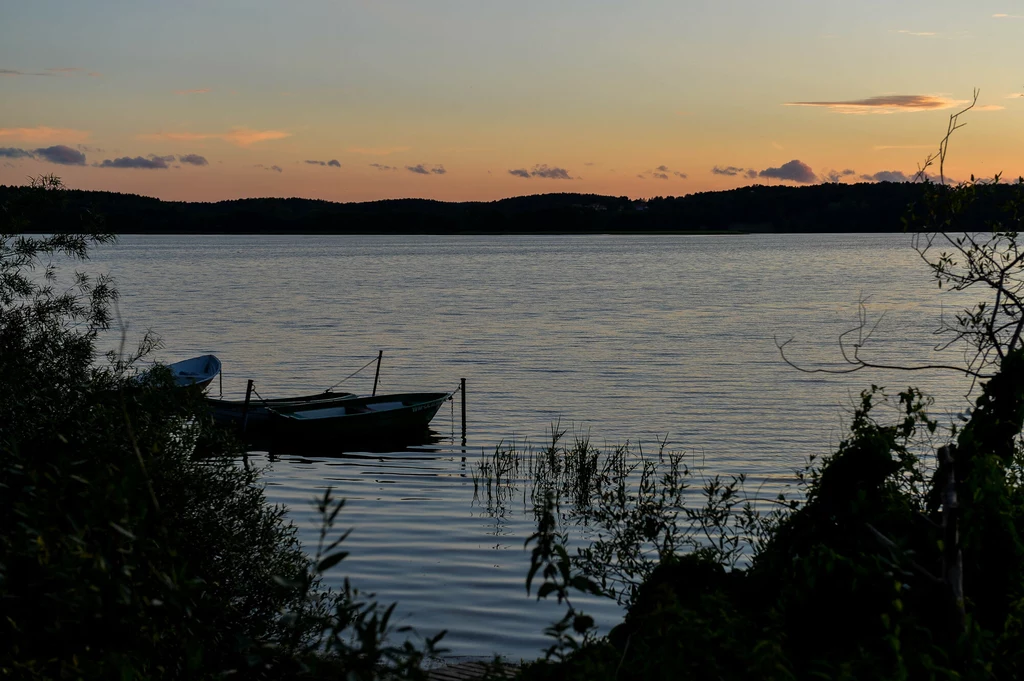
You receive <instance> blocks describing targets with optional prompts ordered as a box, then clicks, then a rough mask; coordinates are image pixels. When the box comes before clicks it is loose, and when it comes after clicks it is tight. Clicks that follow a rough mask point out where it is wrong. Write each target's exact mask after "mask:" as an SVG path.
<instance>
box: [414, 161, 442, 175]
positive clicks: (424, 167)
mask: <svg viewBox="0 0 1024 681" xmlns="http://www.w3.org/2000/svg"><path fill="white" fill-rule="evenodd" d="M428 165H429V164H423V163H418V164H416V165H414V166H406V167H405V169H406V170H408V171H409V172H410V173H416V174H417V175H444V174H445V173H447V172H448V171H447V170H445V169H444V166H443V165H437V166H429V167H428Z"/></svg>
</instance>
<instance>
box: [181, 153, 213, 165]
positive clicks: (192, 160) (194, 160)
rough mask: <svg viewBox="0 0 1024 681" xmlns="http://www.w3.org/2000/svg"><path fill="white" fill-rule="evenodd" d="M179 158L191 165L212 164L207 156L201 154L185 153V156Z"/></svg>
mask: <svg viewBox="0 0 1024 681" xmlns="http://www.w3.org/2000/svg"><path fill="white" fill-rule="evenodd" d="M178 160H179V161H181V162H182V163H187V164H189V165H191V166H206V165H210V163H209V161H207V160H206V157H205V156H200V155H199V154H185V155H184V156H179V157H178Z"/></svg>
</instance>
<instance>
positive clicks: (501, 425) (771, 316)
mask: <svg viewBox="0 0 1024 681" xmlns="http://www.w3.org/2000/svg"><path fill="white" fill-rule="evenodd" d="M93 260H94V264H95V265H96V266H97V269H100V270H109V271H110V272H111V273H112V274H114V275H115V276H116V277H117V280H118V287H119V289H120V291H121V300H120V304H119V310H120V314H121V317H122V319H123V320H124V321H125V322H126V323H127V324H128V339H129V341H131V340H132V339H133V338H137V337H138V335H139V334H140V333H141V332H142V331H144V330H145V329H152V330H153V331H154V332H156V333H157V334H158V335H159V336H160V337H161V338H162V339H163V343H164V346H163V349H161V350H160V351H158V353H157V355H156V358H157V359H160V360H163V361H168V362H170V361H176V360H178V359H184V358H187V357H191V356H194V355H198V354H204V353H208V352H209V353H214V354H216V355H218V356H219V357H220V358H221V360H222V361H223V366H224V372H223V392H224V394H225V396H229V397H238V398H240V397H242V396H244V392H245V385H246V380H247V379H250V378H251V379H253V380H254V381H255V385H256V390H257V391H258V392H259V394H261V395H262V396H264V397H278V396H286V395H292V394H302V393H309V392H316V391H320V390H324V389H326V388H328V387H330V386H332V385H334V384H336V383H337V382H338V381H340V380H341V379H343V378H345V377H346V376H347V375H349V374H350V373H352V372H353V371H355V370H356V369H358V368H359V367H360V366H362V365H364V364H366V363H367V362H368V361H370V360H372V359H373V358H374V357H375V356H376V354H377V351H378V350H383V351H384V360H383V365H382V368H381V379H380V386H379V387H378V393H381V392H405V391H434V390H445V391H448V390H454V389H455V388H456V387H457V386H458V384H459V379H460V378H463V377H464V378H466V382H467V390H466V399H467V411H468V424H467V433H466V445H465V447H463V446H462V442H461V432H460V431H461V424H460V417H459V404H458V400H459V399H460V398H459V397H458V396H457V397H456V398H455V401H454V402H453V403H452V404H451V405H445V406H443V407H442V409H441V411H440V412H439V413H438V415H437V416H436V417H435V419H434V422H433V424H432V427H433V429H434V430H435V431H436V434H437V437H438V438H440V441H439V442H436V443H434V444H431V445H427V446H422V447H418V448H414V449H412V450H409V451H402V452H384V453H380V452H378V453H362V454H360V453H358V452H355V453H350V454H354V455H351V456H344V457H340V456H334V455H333V454H334V453H332V452H324V451H309V452H304V453H303V454H302V455H301V456H297V455H293V456H281V457H270V456H268V455H267V453H265V452H253V453H252V456H251V457H250V459H251V461H253V462H255V463H256V464H258V465H261V466H266V468H267V470H266V474H265V478H266V482H267V495H268V497H269V498H270V499H271V501H273V502H276V503H283V504H286V505H287V506H288V507H289V509H290V515H291V517H292V518H293V519H294V521H295V522H296V523H297V525H298V526H299V528H300V534H301V536H302V537H303V540H304V541H305V542H306V543H307V545H308V546H311V545H314V543H315V537H316V532H317V530H318V524H317V521H316V518H315V515H314V514H313V512H312V508H311V506H310V500H311V499H312V498H313V497H314V496H317V495H321V494H322V493H323V490H324V488H325V487H326V486H328V485H330V486H333V487H334V488H335V490H336V491H337V493H338V494H339V495H340V496H344V497H345V498H346V499H347V500H348V505H347V506H346V508H345V510H344V511H343V512H342V514H341V516H339V526H340V527H341V528H342V529H344V528H348V527H351V528H353V531H352V534H351V536H350V537H349V539H348V540H347V541H346V546H347V548H348V550H350V551H351V555H350V557H349V558H347V559H346V560H345V561H343V562H342V563H341V565H340V566H339V568H336V569H335V571H333V572H332V573H331V574H330V575H329V578H328V579H327V581H328V583H335V584H337V583H340V581H341V579H342V578H343V577H344V576H346V575H347V576H348V577H350V578H351V580H352V582H353V584H354V585H355V586H356V587H358V588H360V589H361V590H364V591H370V592H375V593H376V594H377V597H378V598H379V599H380V600H381V601H383V602H391V601H397V602H398V607H397V609H396V617H397V619H398V623H399V624H408V625H412V626H414V627H415V628H416V629H417V630H419V631H420V632H422V633H423V634H428V635H430V634H433V633H435V632H437V631H439V630H441V629H448V630H449V634H448V636H447V637H446V639H445V640H444V642H443V643H444V644H445V645H446V646H447V647H448V648H449V649H450V654H451V655H453V656H489V655H491V654H493V653H500V654H503V655H506V656H508V657H511V658H513V659H518V658H520V657H524V658H534V657H536V656H537V655H538V654H539V652H540V650H541V647H542V646H544V645H545V644H546V641H545V638H544V636H543V633H542V630H543V628H544V626H545V625H546V624H548V623H550V622H552V621H553V620H555V619H557V618H558V617H559V616H560V615H561V612H562V611H561V610H560V609H559V608H558V607H556V606H555V605H554V604H553V603H550V604H549V603H537V602H536V601H535V599H534V598H533V597H530V596H527V594H526V591H525V586H524V585H525V577H526V571H527V567H528V565H529V554H528V551H525V550H524V548H523V542H524V540H525V539H526V537H528V536H529V535H530V534H531V533H532V532H533V531H534V525H533V521H532V513H531V512H530V509H529V508H528V507H526V505H525V504H524V502H522V500H519V501H518V502H516V503H514V504H512V506H511V507H510V508H508V509H507V510H506V511H505V512H503V513H494V512H489V511H488V508H487V505H486V504H484V503H482V501H481V500H480V499H479V498H474V485H473V480H472V467H473V464H474V462H476V461H477V460H478V459H479V458H480V456H481V454H482V453H485V452H493V450H494V448H495V447H496V446H498V445H499V443H508V442H512V441H515V442H516V443H517V444H518V445H519V446H522V445H523V444H524V443H527V444H533V445H538V446H539V445H542V444H543V443H544V442H545V440H546V439H547V436H548V433H549V432H550V429H551V427H552V425H553V424H556V423H558V424H560V425H561V427H562V428H564V429H567V430H568V432H569V434H570V435H571V434H573V433H580V434H589V437H590V440H591V442H592V443H593V444H595V445H597V446H598V447H599V448H606V447H608V448H610V447H614V446H616V445H619V444H623V443H626V442H629V443H630V444H631V446H632V447H633V450H634V451H637V448H638V447H643V448H644V450H645V451H652V450H654V449H656V448H657V446H658V442H659V441H662V440H667V442H668V446H669V447H670V448H672V449H676V450H683V451H685V452H686V453H687V457H688V458H687V461H688V462H689V463H691V464H692V465H694V466H695V467H698V468H700V467H702V468H703V469H704V470H705V471H707V472H709V473H722V474H738V473H746V474H747V475H748V477H749V480H750V482H749V483H748V489H757V488H760V489H761V490H763V491H765V493H773V492H774V491H777V490H781V489H785V488H786V486H787V485H789V484H791V483H792V482H793V471H794V470H795V469H797V468H799V467H801V466H802V465H803V464H804V462H805V461H806V460H807V457H808V456H810V455H821V454H827V453H829V452H831V451H833V450H834V448H835V446H836V444H837V443H838V442H839V441H840V439H842V438H843V436H844V433H845V430H844V423H845V420H846V419H848V417H849V415H850V414H851V413H852V405H853V403H854V401H855V400H856V398H857V395H858V394H859V392H860V391H861V390H862V389H864V388H866V387H868V386H869V385H871V384H872V383H874V384H878V385H884V386H887V387H889V388H890V389H891V390H892V391H893V392H896V391H898V390H900V389H903V388H905V387H906V386H907V385H911V384H912V385H916V386H919V387H921V388H922V389H925V390H926V391H928V392H930V393H931V394H933V395H934V396H935V397H936V398H937V405H936V408H935V413H936V414H939V415H941V416H942V418H943V420H948V419H949V418H952V417H953V415H954V414H955V413H957V412H959V411H961V410H963V409H964V408H965V406H966V404H967V403H966V401H965V399H964V397H963V396H964V394H965V392H966V390H967V388H968V387H969V385H968V382H967V381H966V380H964V379H962V378H959V377H957V376H955V375H950V374H934V373H929V372H921V373H914V374H908V373H900V372H894V371H880V370H870V371H864V372H859V373H854V374H847V375H826V374H809V373H802V372H800V371H797V370H795V369H794V368H792V367H790V366H788V365H787V364H786V363H784V362H783V361H782V360H781V358H780V355H779V351H778V349H777V347H776V340H778V341H783V340H786V339H789V338H794V339H795V340H794V342H793V344H792V345H790V346H789V348H788V352H789V353H790V355H791V357H792V358H793V359H794V361H796V362H797V363H798V364H801V365H803V366H807V367H818V366H826V365H827V366H831V367H841V366H843V365H842V362H841V358H840V354H839V346H838V340H837V339H838V337H839V335H840V334H841V333H842V332H843V331H844V330H846V329H849V328H850V327H851V326H853V324H854V323H855V322H856V318H857V313H858V304H859V303H860V302H861V301H866V309H867V311H868V314H869V316H870V318H871V319H872V320H875V319H877V318H878V316H879V315H883V316H882V321H881V323H880V324H879V326H878V328H877V330H876V331H875V334H874V336H873V337H872V338H871V339H870V341H869V342H868V343H867V344H866V345H865V348H864V350H863V352H864V354H865V356H867V357H870V358H871V359H872V360H873V361H876V362H880V363H890V364H901V365H903V364H914V363H923V362H926V361H927V362H935V361H937V360H938V359H941V360H942V361H945V362H951V363H956V362H957V360H959V359H960V356H959V355H958V354H957V353H956V352H954V351H946V352H945V353H937V352H935V351H933V346H934V345H935V343H936V337H935V336H934V335H933V334H932V331H933V330H934V329H935V328H936V327H937V326H938V323H939V319H940V315H942V314H943V312H945V314H947V315H949V314H950V313H951V312H954V311H955V310H957V309H958V308H959V307H961V306H962V303H963V299H962V298H959V299H957V298H951V297H950V296H949V295H948V294H941V295H940V293H939V292H938V289H937V287H936V285H935V283H934V281H933V280H932V279H931V277H930V274H929V272H928V269H927V267H926V266H925V264H924V263H923V262H922V261H921V259H920V257H919V256H918V255H917V253H916V252H914V251H913V250H912V249H911V247H910V237H909V236H907V235H902V234H881V235H879V234H872V235H837V234H822V235H764V234H761V235H749V236H679V235H673V236H507V237H502V236H486V237H484V236H464V237H462V236H454V237H447V236H446V237H431V236H414V237H387V236H338V237H319V236H318V237H312V236H310V237H305V236H292V237H284V236H252V237H222V236H210V237H196V236H187V237H186V236H147V237H143V236H126V237H122V238H121V239H120V241H119V243H118V244H116V245H114V246H111V247H104V248H102V249H100V250H99V251H97V252H96V254H95V256H94V259H93ZM883 313H884V314H883ZM114 340H116V339H112V340H111V343H113V341H114ZM372 385H373V367H370V368H368V369H366V370H364V371H362V372H361V373H359V374H358V375H356V376H355V377H354V378H351V379H349V380H347V381H345V382H343V383H341V385H339V386H338V388H337V389H338V390H347V391H351V392H358V393H369V392H370V390H371V388H372ZM211 390H212V392H213V393H214V394H216V393H217V392H218V385H217V383H216V382H215V383H214V384H213V385H212V386H211ZM585 603H586V607H585V609H586V610H587V611H588V612H591V613H592V614H595V615H596V616H597V619H598V621H599V622H600V623H601V624H602V626H603V629H604V630H607V627H608V626H610V625H613V624H615V623H616V621H617V618H619V617H620V612H619V610H618V608H617V607H616V606H615V605H614V604H613V603H610V602H594V601H593V600H588V601H586V602H585Z"/></svg>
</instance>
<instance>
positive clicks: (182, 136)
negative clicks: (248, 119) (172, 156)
mask: <svg viewBox="0 0 1024 681" xmlns="http://www.w3.org/2000/svg"><path fill="white" fill-rule="evenodd" d="M291 136H292V133H290V132H283V131H281V130H253V129H252V128H244V127H238V128H232V129H231V130H230V131H229V132H155V133H150V134H146V135H140V136H139V137H140V139H162V140H172V141H175V142H196V141H200V140H209V139H216V140H221V141H224V142H229V143H231V144H235V145H238V146H240V147H247V146H249V145H250V144H255V143H257V142H268V141H271V140H280V139H284V138H285V137H291Z"/></svg>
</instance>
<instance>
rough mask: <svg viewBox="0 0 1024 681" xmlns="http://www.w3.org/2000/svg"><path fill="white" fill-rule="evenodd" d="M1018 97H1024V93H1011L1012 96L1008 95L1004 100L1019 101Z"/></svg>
mask: <svg viewBox="0 0 1024 681" xmlns="http://www.w3.org/2000/svg"><path fill="white" fill-rule="evenodd" d="M1018 97H1024V92H1013V93H1010V94H1008V95H1006V97H1004V99H1017V98H1018Z"/></svg>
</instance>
